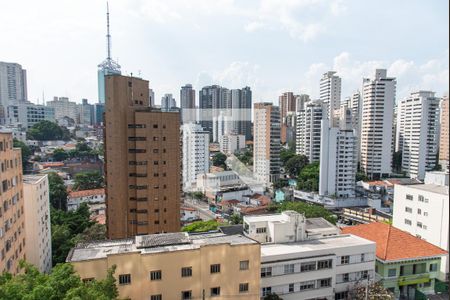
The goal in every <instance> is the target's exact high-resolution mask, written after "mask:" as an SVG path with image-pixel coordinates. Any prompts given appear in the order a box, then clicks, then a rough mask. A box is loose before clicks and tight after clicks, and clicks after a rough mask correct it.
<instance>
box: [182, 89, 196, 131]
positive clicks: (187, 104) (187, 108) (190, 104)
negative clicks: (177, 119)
mask: <svg viewBox="0 0 450 300" xmlns="http://www.w3.org/2000/svg"><path fill="white" fill-rule="evenodd" d="M180 114H181V123H182V124H183V123H189V122H192V123H195V122H196V120H197V111H196V108H195V90H194V89H193V88H192V84H186V85H184V86H182V87H181V90H180Z"/></svg>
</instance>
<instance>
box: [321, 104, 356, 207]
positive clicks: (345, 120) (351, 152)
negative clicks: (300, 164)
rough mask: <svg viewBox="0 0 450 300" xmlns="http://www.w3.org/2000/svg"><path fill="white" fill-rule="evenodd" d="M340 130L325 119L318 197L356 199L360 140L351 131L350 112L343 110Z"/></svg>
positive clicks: (346, 109)
mask: <svg viewBox="0 0 450 300" xmlns="http://www.w3.org/2000/svg"><path fill="white" fill-rule="evenodd" d="M341 113H342V114H341V115H342V117H341V118H340V120H339V124H340V127H330V124H329V123H330V121H329V120H328V119H323V120H322V129H321V130H322V133H321V146H320V173H319V174H320V178H319V195H323V196H334V197H336V198H353V197H355V178H356V168H357V156H356V155H357V150H356V145H357V137H356V134H355V131H354V130H353V129H352V123H351V122H352V115H351V109H350V108H347V107H344V108H343V109H342V110H341Z"/></svg>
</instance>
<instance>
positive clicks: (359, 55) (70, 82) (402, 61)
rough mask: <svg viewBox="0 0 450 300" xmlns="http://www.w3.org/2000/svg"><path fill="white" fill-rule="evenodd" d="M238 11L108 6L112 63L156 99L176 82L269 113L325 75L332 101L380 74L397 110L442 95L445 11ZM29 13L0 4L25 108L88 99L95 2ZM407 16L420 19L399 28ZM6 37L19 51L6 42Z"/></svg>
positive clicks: (175, 89)
mask: <svg viewBox="0 0 450 300" xmlns="http://www.w3.org/2000/svg"><path fill="white" fill-rule="evenodd" d="M24 3H26V7H27V8H28V9H26V10H23V9H21V12H22V14H23V15H21V18H20V21H19V19H18V18H17V17H16V15H17V14H15V13H12V12H14V11H17V9H19V7H23V5H24ZM243 3H244V2H235V1H218V2H217V3H215V5H210V4H209V3H208V2H206V1H190V2H189V3H183V2H179V1H173V2H170V3H165V2H163V1H151V2H148V1H137V0H136V1H130V2H126V3H122V2H119V1H110V3H109V4H110V13H111V33H112V45H113V47H112V48H113V49H112V57H113V58H114V59H116V60H118V61H119V63H120V64H121V65H122V70H123V73H124V74H130V73H133V74H134V75H135V76H141V77H143V78H146V79H148V80H149V81H150V87H151V88H152V89H153V90H154V91H155V93H156V97H155V98H156V99H158V100H159V99H160V97H161V96H162V95H163V94H165V93H172V94H173V95H179V89H180V88H181V86H182V85H184V84H186V83H191V84H192V85H193V87H194V88H195V89H196V90H197V91H198V90H199V89H201V88H202V87H203V86H206V85H210V84H220V85H222V86H225V87H227V88H241V87H243V86H246V85H249V86H250V87H251V88H252V90H253V91H254V102H260V101H272V102H274V103H275V104H277V99H278V96H279V95H280V94H281V93H282V92H284V91H293V92H294V93H308V94H310V95H311V97H312V98H313V99H315V98H318V96H319V93H318V91H319V81H320V78H321V76H322V74H323V73H324V72H327V71H329V70H333V71H336V72H337V75H338V76H340V77H341V78H342V98H344V97H346V96H350V95H351V93H352V92H353V91H354V90H356V89H360V88H361V85H362V78H363V77H367V76H370V75H371V74H372V73H373V70H374V69H375V68H383V67H384V68H387V69H388V73H389V74H391V76H393V77H397V80H398V93H397V97H396V98H397V101H398V100H399V99H402V98H404V97H407V96H408V95H409V93H410V92H413V91H417V90H432V91H435V92H436V93H437V95H439V96H441V95H442V94H443V93H445V92H448V73H449V72H448V38H447V39H442V38H441V37H442V36H444V35H445V36H448V27H445V26H440V25H439V24H442V23H443V22H446V23H447V24H448V15H447V14H446V11H448V3H445V2H438V1H433V2H430V3H420V2H418V1H415V2H409V3H408V5H409V6H408V9H405V8H404V6H402V5H401V4H397V3H389V5H388V4H386V5H383V4H382V3H378V2H377V3H376V4H370V3H364V4H361V3H358V2H356V1H331V2H327V3H325V1H289V2H285V3H283V4H280V5H277V3H276V2H275V1H259V2H256V1H251V2H245V4H243ZM34 5H38V4H34V3H32V2H29V3H28V2H25V1H18V2H14V3H12V2H10V3H5V5H4V9H2V11H1V12H0V17H1V18H2V19H3V20H4V22H5V26H2V28H1V29H0V33H1V34H2V36H4V39H2V40H1V41H0V57H1V60H2V61H8V62H17V63H20V64H21V65H22V67H23V68H24V69H26V70H27V72H28V74H27V75H28V89H29V92H28V94H29V97H28V98H29V100H30V101H32V102H35V103H36V100H37V99H39V100H40V101H41V102H42V94H43V93H45V95H46V96H45V98H46V100H47V101H48V100H51V99H52V98H53V96H60V97H62V96H66V97H69V98H70V99H71V100H73V101H76V102H81V99H82V98H87V99H89V102H90V103H95V102H97V74H96V71H97V65H98V64H99V63H100V62H101V61H102V60H104V58H105V57H106V38H105V34H106V16H105V13H106V3H105V2H103V1H94V2H93V3H89V7H86V3H83V2H81V3H80V2H76V3H71V2H66V1H61V2H58V3H50V2H44V3H39V5H38V6H36V7H34ZM371 5H376V6H373V7H371ZM387 8H389V9H387ZM367 11H375V12H377V13H376V14H374V15H373V16H372V15H370V16H369V15H368V14H367V13H366V12H367ZM36 18H39V19H40V20H51V21H49V22H35V21H34V20H36ZM412 18H415V19H420V20H422V22H413V23H410V22H403V21H401V20H406V19H412ZM213 20H214V22H212V21H213ZM361 22H364V24H365V25H364V26H360V25H361ZM207 25H208V26H207ZM225 25H227V26H225ZM356 26H359V27H361V28H362V30H363V31H361V32H358V31H355V30H354V28H355V27H356ZM17 36H21V39H20V41H19V42H16V43H10V42H8V41H11V40H16V38H14V37H17ZM205 36H208V37H209V39H208V43H205V42H204V41H203V38H204V37H205ZM400 36H401V37H402V39H399V38H398V37H400ZM61 41H64V42H63V43H61ZM380 43H384V44H386V47H380ZM26 45H31V46H32V47H26ZM130 45H133V46H130ZM228 45H229V46H228ZM279 45H283V47H280V46H279ZM327 45H333V47H329V46H327ZM423 45H427V46H426V47H424V46H423ZM428 45H433V47H429V46H428ZM30 49H31V50H30ZM412 49H413V50H412ZM36 57H38V58H39V59H36ZM80 57H83V60H80V59H79V58H80ZM175 99H176V100H179V99H178V97H177V96H176V98H175ZM157 103H158V101H157Z"/></svg>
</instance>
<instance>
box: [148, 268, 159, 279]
mask: <svg viewBox="0 0 450 300" xmlns="http://www.w3.org/2000/svg"><path fill="white" fill-rule="evenodd" d="M161 279H162V272H161V270H158V271H151V272H150V280H161Z"/></svg>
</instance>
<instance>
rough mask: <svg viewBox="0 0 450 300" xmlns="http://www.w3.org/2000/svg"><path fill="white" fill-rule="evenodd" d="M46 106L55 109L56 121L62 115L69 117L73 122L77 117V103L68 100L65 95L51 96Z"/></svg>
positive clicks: (62, 116)
mask: <svg viewBox="0 0 450 300" xmlns="http://www.w3.org/2000/svg"><path fill="white" fill-rule="evenodd" d="M47 106H50V107H53V108H54V109H55V119H56V120H57V121H58V120H60V119H62V118H64V117H69V118H71V119H72V120H74V122H77V119H78V113H77V112H78V110H77V104H76V103H75V102H72V101H69V98H67V97H53V100H52V101H48V102H47Z"/></svg>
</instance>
